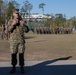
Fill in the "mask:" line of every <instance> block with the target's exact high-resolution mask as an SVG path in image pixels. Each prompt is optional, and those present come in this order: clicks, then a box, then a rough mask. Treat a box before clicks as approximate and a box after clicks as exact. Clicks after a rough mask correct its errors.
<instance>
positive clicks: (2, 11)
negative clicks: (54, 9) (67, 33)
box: [0, 0, 76, 28]
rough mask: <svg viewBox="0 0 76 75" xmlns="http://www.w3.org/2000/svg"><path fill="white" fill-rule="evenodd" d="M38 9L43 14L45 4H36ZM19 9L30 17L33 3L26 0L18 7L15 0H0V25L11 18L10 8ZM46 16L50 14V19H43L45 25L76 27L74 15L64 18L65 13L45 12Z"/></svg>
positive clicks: (22, 13)
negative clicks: (53, 13)
mask: <svg viewBox="0 0 76 75" xmlns="http://www.w3.org/2000/svg"><path fill="white" fill-rule="evenodd" d="M38 6H39V9H42V13H43V15H44V11H45V10H46V9H45V10H44V8H45V7H44V6H46V4H44V3H41V4H39V5H38ZM15 8H16V9H20V14H21V15H24V16H25V15H27V16H29V18H30V14H31V10H32V9H33V5H32V4H31V3H30V2H29V1H28V0H26V1H25V2H24V3H23V6H21V7H20V4H19V3H18V2H17V1H16V0H11V1H8V0H0V25H1V24H5V22H6V21H7V20H9V19H10V18H11V15H12V10H13V9H15ZM46 15H47V16H48V17H49V16H51V18H50V19H46V20H45V21H44V20H43V23H44V25H45V26H50V25H52V26H55V25H59V26H63V27H65V26H72V27H75V28H76V17H75V16H74V17H72V18H70V19H68V20H67V19H66V15H65V14H62V13H56V14H55V15H52V14H46Z"/></svg>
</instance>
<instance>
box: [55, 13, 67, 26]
mask: <svg viewBox="0 0 76 75" xmlns="http://www.w3.org/2000/svg"><path fill="white" fill-rule="evenodd" d="M55 23H56V24H57V25H59V26H63V27H64V26H65V24H66V18H65V16H63V14H55Z"/></svg>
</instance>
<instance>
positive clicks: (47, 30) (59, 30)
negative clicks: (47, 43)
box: [32, 26, 73, 34]
mask: <svg viewBox="0 0 76 75" xmlns="http://www.w3.org/2000/svg"><path fill="white" fill-rule="evenodd" d="M32 31H33V33H36V34H72V33H73V30H72V27H57V26H55V27H52V26H51V27H46V26H38V27H34V28H33V29H32Z"/></svg>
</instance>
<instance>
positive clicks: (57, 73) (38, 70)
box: [0, 56, 76, 75]
mask: <svg viewBox="0 0 76 75" xmlns="http://www.w3.org/2000/svg"><path fill="white" fill-rule="evenodd" d="M69 58H71V56H69V57H65V58H59V59H55V60H49V61H44V62H41V63H38V64H36V65H33V66H25V71H26V73H25V74H24V75H76V64H72V65H71V64H70V65H68V64H66V65H49V66H48V64H52V63H54V62H56V61H59V60H68V59H69ZM10 69H11V67H1V68H0V75H10V74H9V71H10ZM14 75H21V74H20V68H19V67H17V73H16V74H14Z"/></svg>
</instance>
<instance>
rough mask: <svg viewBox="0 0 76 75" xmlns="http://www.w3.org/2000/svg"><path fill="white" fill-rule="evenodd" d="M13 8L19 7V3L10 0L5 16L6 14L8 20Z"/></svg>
mask: <svg viewBox="0 0 76 75" xmlns="http://www.w3.org/2000/svg"><path fill="white" fill-rule="evenodd" d="M13 9H19V4H18V3H17V2H16V1H14V0H12V1H10V2H9V3H8V8H7V11H6V16H7V18H8V20H9V19H10V18H11V15H12V11H13Z"/></svg>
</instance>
